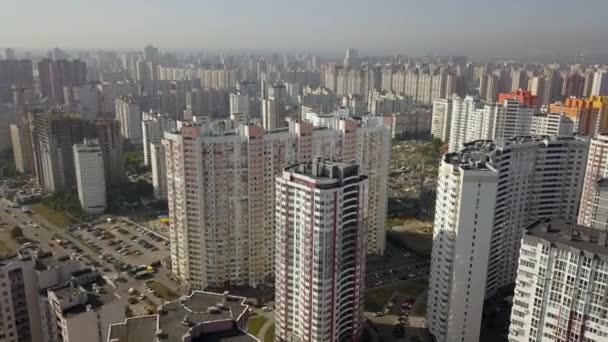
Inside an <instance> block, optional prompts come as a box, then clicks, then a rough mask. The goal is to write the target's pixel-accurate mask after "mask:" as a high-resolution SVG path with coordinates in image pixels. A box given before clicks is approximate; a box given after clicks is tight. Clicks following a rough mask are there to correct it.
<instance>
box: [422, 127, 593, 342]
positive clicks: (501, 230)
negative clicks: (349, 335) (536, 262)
mask: <svg viewBox="0 0 608 342" xmlns="http://www.w3.org/2000/svg"><path fill="white" fill-rule="evenodd" d="M588 149H589V143H588V141H587V140H584V139H581V138H578V137H529V136H528V137H516V138H511V139H507V140H506V141H505V142H504V143H501V144H500V145H498V144H497V143H494V142H492V141H474V142H470V143H467V144H465V145H464V147H463V149H462V150H461V151H460V152H457V153H449V154H446V155H445V156H444V158H443V163H442V168H441V170H442V171H441V172H440V174H439V179H438V192H437V204H436V208H437V209H436V213H435V228H434V229H435V231H434V241H433V253H432V259H431V260H432V261H431V275H432V276H431V288H430V291H429V301H428V303H429V304H428V320H429V322H430V324H429V327H431V332H432V333H433V334H435V337H436V338H437V339H438V341H440V342H441V341H460V338H461V337H465V339H464V341H475V340H477V339H478V336H477V337H475V338H472V337H473V336H472V335H470V336H461V337H459V338H458V339H457V340H453V339H452V338H456V337H454V336H458V333H459V332H460V330H459V329H463V328H462V326H461V325H460V323H462V322H459V323H458V324H456V325H455V326H454V328H453V329H450V321H449V320H448V317H449V318H450V319H452V320H453V317H464V316H467V317H471V320H472V322H471V321H469V323H471V324H473V325H472V326H467V330H468V329H471V331H477V332H478V330H479V329H478V328H479V327H478V326H479V324H480V317H481V310H480V311H478V312H474V313H472V312H471V308H472V307H471V305H470V301H469V306H466V305H462V304H463V303H462V301H461V299H462V296H463V295H462V293H454V292H451V290H450V291H446V286H448V287H447V288H448V289H449V286H460V285H461V282H456V285H445V284H446V282H447V284H452V283H451V282H450V281H451V280H452V279H457V277H460V276H461V274H460V273H459V272H461V271H463V270H462V269H458V267H462V265H461V264H462V263H463V260H466V258H465V259H463V257H462V256H463V255H464V256H468V255H469V254H471V253H478V251H489V252H488V254H487V255H486V257H485V258H484V259H479V258H477V256H475V255H473V260H471V261H475V265H477V266H478V267H484V268H486V270H487V273H486V276H485V277H481V278H479V277H476V278H475V279H476V281H480V282H481V283H482V284H483V288H484V289H485V291H477V292H476V293H475V296H476V298H478V299H479V300H480V301H481V302H483V298H482V297H484V296H480V294H482V293H484V294H485V297H490V296H492V295H494V294H495V293H496V292H497V291H498V290H499V289H501V288H503V287H505V286H507V285H509V284H512V283H513V281H514V280H515V277H516V274H517V273H516V272H517V267H516V266H517V260H518V253H519V248H520V241H521V236H522V231H523V228H525V227H526V226H527V225H529V224H530V223H531V222H534V221H536V220H539V219H545V218H558V219H563V220H566V221H572V220H574V219H575V218H576V214H577V211H578V207H579V201H578V199H579V198H580V197H579V196H580V193H581V190H582V183H583V175H584V173H585V159H586V157H587V152H588ZM446 164H447V165H446ZM450 165H453V167H454V168H456V166H458V167H460V168H462V169H463V170H464V171H463V172H465V174H466V171H468V170H469V169H471V168H472V169H473V170H477V169H479V168H480V167H479V165H483V167H481V169H482V170H485V171H486V172H488V170H491V171H492V172H495V173H496V178H495V185H494V186H495V187H496V190H495V191H493V190H491V189H490V190H487V191H484V192H483V193H484V194H485V193H492V192H493V193H494V195H493V196H494V197H493V201H492V200H491V199H488V198H484V199H483V203H487V202H494V207H493V208H492V209H487V208H486V209H485V210H484V211H483V215H481V216H480V214H478V215H477V217H476V218H477V220H478V221H479V219H480V217H481V218H483V219H486V218H487V217H486V215H493V221H492V223H491V225H489V226H487V228H484V232H485V231H486V230H489V232H488V234H490V235H489V237H490V240H483V241H484V242H483V244H482V243H480V242H479V241H478V240H476V241H475V244H474V245H473V244H472V241H470V240H468V239H470V237H469V236H468V235H462V239H464V242H461V241H460V238H461V235H459V234H452V235H448V236H449V238H450V239H452V240H448V241H447V242H446V241H444V239H442V237H443V238H445V236H444V235H441V234H442V232H443V230H445V229H451V230H455V231H459V230H460V229H461V227H462V228H463V229H466V228H469V229H472V227H474V224H473V225H471V224H469V223H466V222H465V224H464V225H462V226H460V223H459V222H460V221H452V222H450V221H449V220H450V219H452V220H462V219H464V218H467V217H470V215H473V214H472V213H474V212H475V211H476V210H477V208H473V209H467V210H466V211H463V212H461V213H459V212H458V211H454V210H450V209H449V208H451V207H452V206H455V205H460V203H465V204H468V205H471V203H476V201H477V199H476V198H471V196H470V195H468V194H467V193H466V192H465V190H462V191H461V190H459V186H460V185H458V184H460V183H458V182H460V181H459V180H458V179H456V180H455V179H454V178H455V177H456V175H458V173H456V172H452V173H450V172H448V171H449V167H450ZM471 165H472V166H471ZM467 167H468V168H467ZM446 169H447V170H448V171H446ZM463 184H464V183H463ZM462 186H463V185H462ZM481 202H482V201H480V203H481ZM444 205H445V206H444ZM446 221H447V223H446ZM469 242H471V244H470V245H467V243H469ZM457 246H465V247H466V246H468V247H467V248H470V249H471V250H470V251H468V252H467V251H465V250H458V249H457V248H456V247H457ZM465 247H463V248H465ZM467 253H469V254H467ZM479 256H480V257H482V256H483V255H481V254H480V255H479ZM469 258H470V256H469ZM446 270H447V271H446ZM471 286H473V285H471ZM471 293H473V292H471ZM458 303H460V304H458ZM464 304H466V301H465V302H464ZM476 308H479V307H476ZM473 317H476V318H473ZM454 329H455V330H454Z"/></svg>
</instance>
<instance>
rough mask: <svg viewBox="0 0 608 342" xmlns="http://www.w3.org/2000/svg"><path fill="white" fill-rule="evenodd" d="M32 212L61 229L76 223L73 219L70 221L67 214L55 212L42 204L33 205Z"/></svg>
mask: <svg viewBox="0 0 608 342" xmlns="http://www.w3.org/2000/svg"><path fill="white" fill-rule="evenodd" d="M32 210H33V211H34V212H35V213H36V214H38V215H40V216H42V217H44V218H45V219H46V220H47V221H49V222H50V223H52V224H54V225H56V226H58V227H61V228H63V227H66V226H69V225H70V224H72V223H74V222H73V221H72V219H70V218H69V217H68V216H67V215H66V214H64V213H62V212H60V211H57V210H54V209H52V208H50V207H48V206H46V205H45V204H42V203H36V204H34V205H32Z"/></svg>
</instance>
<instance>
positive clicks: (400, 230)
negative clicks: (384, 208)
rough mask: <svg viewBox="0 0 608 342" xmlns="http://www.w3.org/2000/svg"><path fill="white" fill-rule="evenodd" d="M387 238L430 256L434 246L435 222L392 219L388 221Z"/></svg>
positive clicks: (415, 251) (417, 252) (424, 255)
mask: <svg viewBox="0 0 608 342" xmlns="http://www.w3.org/2000/svg"><path fill="white" fill-rule="evenodd" d="M387 222H388V223H389V224H391V223H393V224H391V225H389V231H388V232H387V235H386V237H387V239H388V240H389V241H391V242H393V243H394V244H396V245H398V246H401V247H403V248H406V249H408V250H410V251H412V252H414V253H415V254H417V255H419V256H422V257H428V256H430V255H431V250H432V248H433V224H432V223H431V222H426V221H421V220H416V219H402V220H397V219H392V220H390V221H387Z"/></svg>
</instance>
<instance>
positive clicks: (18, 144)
mask: <svg viewBox="0 0 608 342" xmlns="http://www.w3.org/2000/svg"><path fill="white" fill-rule="evenodd" d="M29 131H30V127H29V125H27V126H23V125H19V124H16V125H15V124H12V125H11V126H10V133H11V144H12V146H13V156H14V158H15V168H16V169H17V171H19V172H20V173H30V172H32V171H33V167H34V165H33V164H34V158H33V157H34V155H33V151H32V142H31V139H30V132H29Z"/></svg>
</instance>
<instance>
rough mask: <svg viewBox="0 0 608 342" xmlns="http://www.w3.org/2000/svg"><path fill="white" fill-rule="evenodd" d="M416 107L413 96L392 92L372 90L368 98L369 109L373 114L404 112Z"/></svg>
mask: <svg viewBox="0 0 608 342" xmlns="http://www.w3.org/2000/svg"><path fill="white" fill-rule="evenodd" d="M413 108H414V101H413V100H412V98H411V97H408V96H403V95H399V94H395V93H392V92H389V93H386V92H380V91H377V90H374V91H371V92H370V93H369V97H368V100H367V110H368V111H369V112H370V113H371V114H373V115H391V114H395V113H403V112H407V111H410V110H412V109H413Z"/></svg>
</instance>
